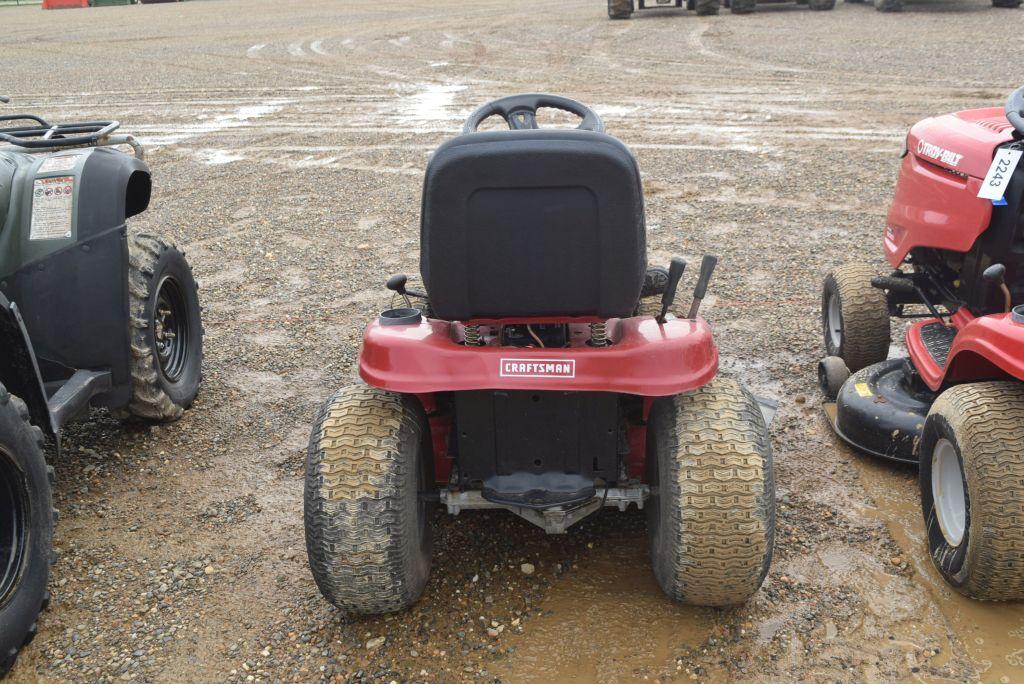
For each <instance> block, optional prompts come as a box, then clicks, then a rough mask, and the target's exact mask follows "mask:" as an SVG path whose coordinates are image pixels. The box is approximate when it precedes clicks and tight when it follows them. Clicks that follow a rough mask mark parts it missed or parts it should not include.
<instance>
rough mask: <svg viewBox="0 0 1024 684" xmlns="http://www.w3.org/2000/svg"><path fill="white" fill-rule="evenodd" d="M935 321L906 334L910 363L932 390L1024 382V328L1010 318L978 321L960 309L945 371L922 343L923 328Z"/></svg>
mask: <svg viewBox="0 0 1024 684" xmlns="http://www.w3.org/2000/svg"><path fill="white" fill-rule="evenodd" d="M935 321H936V319H934V318H929V319H925V320H922V321H918V322H917V323H914V325H912V326H910V328H909V329H908V330H907V351H908V352H909V354H910V359H911V360H912V361H913V363H914V367H915V368H916V369H917V372H918V373H920V374H921V378H922V379H923V380H924V381H925V384H927V385H928V386H929V387H930V388H931V389H933V390H936V391H937V390H938V389H940V388H941V387H942V386H943V385H944V384H948V383H961V382H971V381H976V380H992V379H996V378H1000V377H1006V378H1016V379H1017V380H1024V324H1022V323H1015V322H1014V321H1013V320H1012V318H1011V316H1010V314H1008V313H1003V314H994V315H991V316H981V317H980V318H975V317H974V316H973V315H971V313H970V312H969V311H967V309H965V308H963V309H960V310H959V311H958V312H957V313H956V314H954V315H953V317H952V319H951V323H952V324H953V326H954V327H955V328H956V329H957V335H956V338H955V339H954V340H953V346H952V347H951V348H950V350H949V359H948V360H947V362H946V367H945V368H939V367H938V365H936V363H935V362H934V361H933V360H932V357H931V355H930V354H929V353H928V350H927V349H926V348H925V345H924V342H923V341H922V340H921V328H922V327H924V326H925V325H928V324H929V323H934V322H935Z"/></svg>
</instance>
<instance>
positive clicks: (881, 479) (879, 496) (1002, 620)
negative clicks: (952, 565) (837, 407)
mask: <svg viewBox="0 0 1024 684" xmlns="http://www.w3.org/2000/svg"><path fill="white" fill-rule="evenodd" d="M843 448H847V447H843ZM854 460H855V461H856V463H857V466H858V469H859V470H860V476H861V480H862V482H863V483H864V488H865V489H866V490H867V491H868V492H869V493H870V494H871V496H872V498H873V499H874V501H875V504H876V508H873V509H865V510H862V511H861V513H862V514H864V515H867V516H868V517H873V518H875V519H878V520H882V521H884V522H885V523H886V525H887V527H888V528H889V531H890V533H891V534H892V536H893V538H894V539H895V540H896V542H897V543H898V544H899V545H900V547H901V548H902V549H903V550H904V551H905V553H906V558H907V560H908V562H909V563H910V564H911V565H912V566H913V568H914V570H915V575H914V582H915V584H917V585H919V586H920V587H921V588H923V589H924V590H925V591H927V592H928V594H929V595H930V596H931V598H932V599H933V600H934V601H935V603H936V604H937V605H938V606H939V608H940V610H941V611H942V614H943V615H944V616H945V618H946V619H947V620H948V622H949V625H950V627H951V629H952V630H953V632H954V633H955V635H956V636H957V637H958V638H959V639H960V641H961V642H962V643H963V646H964V648H965V650H966V651H967V654H968V655H969V656H970V658H971V659H972V660H973V661H974V662H975V664H976V666H977V668H978V671H979V673H980V674H981V678H982V680H983V681H993V682H997V681H1003V682H1019V681H1024V610H1022V608H1024V606H1022V605H1021V604H1020V603H985V602H981V601H972V600H970V599H967V598H965V597H963V596H962V595H960V594H959V593H957V592H956V591H955V590H953V589H952V588H950V587H949V586H948V585H947V584H946V583H945V581H943V579H942V577H941V576H940V575H939V573H938V571H936V570H935V567H934V566H933V565H932V562H931V559H930V558H929V557H928V548H927V544H926V542H925V530H924V522H923V520H922V517H921V508H920V500H919V492H918V484H917V471H916V469H913V468H909V467H903V466H900V465H892V464H888V463H885V462H883V461H880V460H878V459H873V458H870V457H867V456H863V455H860V454H858V455H856V456H855V457H854Z"/></svg>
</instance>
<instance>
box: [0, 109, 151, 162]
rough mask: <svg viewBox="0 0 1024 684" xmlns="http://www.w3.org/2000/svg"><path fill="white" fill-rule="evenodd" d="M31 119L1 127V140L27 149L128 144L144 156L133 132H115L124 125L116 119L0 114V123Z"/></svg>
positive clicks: (140, 156) (137, 156)
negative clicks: (56, 120) (59, 121)
mask: <svg viewBox="0 0 1024 684" xmlns="http://www.w3.org/2000/svg"><path fill="white" fill-rule="evenodd" d="M14 121H22V122H25V121H32V122H34V123H33V125H29V126H14V127H11V128H0V140H2V141H4V142H7V143H10V144H11V145H14V146H15V147H21V148H24V149H27V150H31V151H36V150H60V149H68V148H75V147H110V146H115V145H128V146H130V147H131V148H132V150H134V152H135V156H136V158H138V159H142V154H143V153H142V146H141V145H140V144H139V143H138V142H137V141H136V140H135V138H134V137H132V136H130V135H125V134H121V135H112V133H113V132H114V131H116V130H117V129H118V128H120V127H121V124H120V123H119V122H117V121H85V122H81V123H66V124H50V123H49V122H47V121H46V120H45V119H43V118H41V117H39V116H36V115H35V114H8V115H5V116H0V123H3V122H14Z"/></svg>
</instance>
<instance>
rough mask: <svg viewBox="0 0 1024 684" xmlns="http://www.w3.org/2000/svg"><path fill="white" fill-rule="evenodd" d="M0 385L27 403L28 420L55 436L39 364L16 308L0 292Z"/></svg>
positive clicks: (55, 431) (55, 432)
mask: <svg viewBox="0 0 1024 684" xmlns="http://www.w3.org/2000/svg"><path fill="white" fill-rule="evenodd" d="M0 384H2V385H3V386H4V387H6V388H7V390H8V391H9V392H11V393H12V394H15V395H17V396H18V397H20V398H21V399H22V401H24V402H25V404H26V405H27V406H28V411H29V415H30V416H31V418H32V423H33V424H34V425H36V426H37V427H39V428H40V429H41V430H42V431H43V432H45V433H46V434H48V435H50V436H51V437H55V436H56V435H57V430H56V429H55V426H54V425H53V422H52V420H51V416H50V409H49V406H48V405H47V403H46V392H45V390H44V389H43V378H42V375H41V374H40V372H39V363H38V362H37V361H36V355H35V353H34V352H33V351H32V345H31V343H30V342H29V336H28V331H27V330H26V329H25V323H24V321H22V319H21V314H20V313H19V312H18V307H17V305H16V304H14V303H13V302H10V301H8V299H7V297H5V296H4V295H3V293H0Z"/></svg>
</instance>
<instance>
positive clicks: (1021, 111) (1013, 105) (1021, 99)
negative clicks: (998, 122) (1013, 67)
mask: <svg viewBox="0 0 1024 684" xmlns="http://www.w3.org/2000/svg"><path fill="white" fill-rule="evenodd" d="M1006 120H1007V121H1009V122H1010V124H1011V125H1012V126H1013V127H1014V129H1016V131H1017V134H1018V135H1024V87H1022V88H1017V89H1016V90H1014V91H1013V92H1012V93H1010V97H1008V98H1006Z"/></svg>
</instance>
